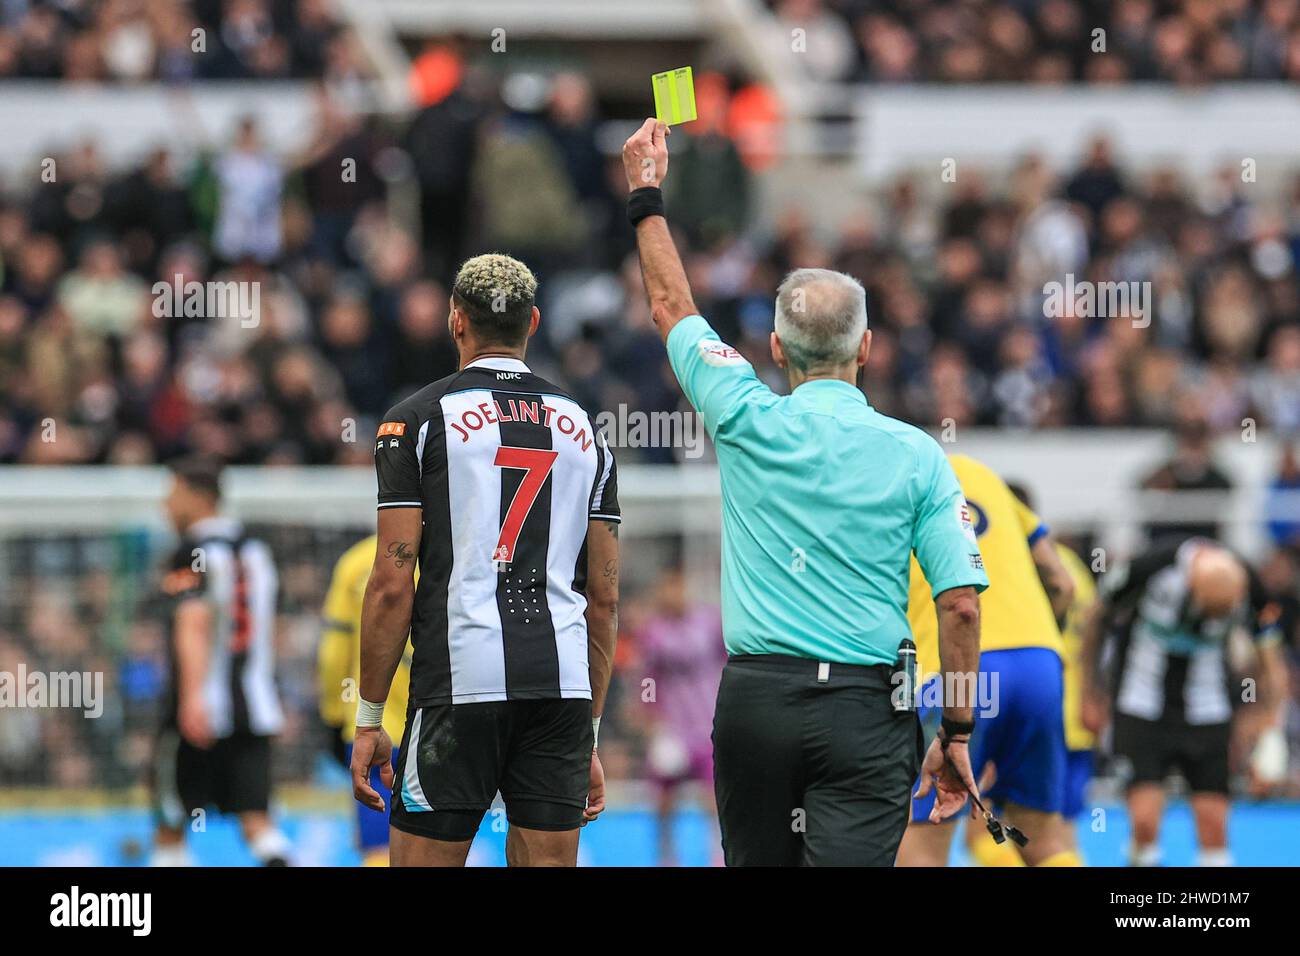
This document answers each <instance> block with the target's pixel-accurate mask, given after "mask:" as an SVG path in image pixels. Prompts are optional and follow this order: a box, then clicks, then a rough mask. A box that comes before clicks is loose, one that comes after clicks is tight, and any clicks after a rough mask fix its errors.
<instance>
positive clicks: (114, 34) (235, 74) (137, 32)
mask: <svg viewBox="0 0 1300 956" xmlns="http://www.w3.org/2000/svg"><path fill="white" fill-rule="evenodd" d="M330 7H331V5H330V3H329V2H328V0H286V2H279V0H190V2H186V3H177V2H173V0H8V2H5V3H3V4H0V80H4V79H31V80H66V81H69V82H77V83H87V82H91V83H104V82H122V83H130V82H141V81H146V80H164V81H167V82H172V83H183V82H187V81H189V80H244V79H255V80H276V79H285V78H301V77H321V76H328V75H330V74H331V73H334V72H336V71H338V70H340V69H347V68H348V64H350V63H351V62H352V53H351V50H350V48H349V47H350V44H351V38H350V37H349V35H348V34H347V32H346V31H344V30H343V29H342V28H341V27H340V25H339V24H338V22H337V21H336V20H335V18H334V15H333V13H332V12H331V9H330ZM196 54H197V55H196Z"/></svg>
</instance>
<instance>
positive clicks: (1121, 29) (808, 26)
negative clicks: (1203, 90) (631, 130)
mask: <svg viewBox="0 0 1300 956" xmlns="http://www.w3.org/2000/svg"><path fill="white" fill-rule="evenodd" d="M769 6H770V7H771V8H772V11H773V13H774V19H775V21H776V23H775V24H774V26H773V29H774V30H779V31H780V32H781V34H782V36H781V37H780V39H781V41H782V42H783V43H786V44H789V45H790V46H791V47H792V49H793V52H795V53H797V54H807V55H799V56H796V57H793V58H792V62H795V63H797V64H798V66H799V67H800V68H801V69H803V70H805V71H806V72H807V74H808V75H809V76H810V77H812V78H815V79H819V80H827V81H869V82H872V83H914V82H942V83H1005V82H1015V83H1099V84H1101V83H1105V84H1116V83H1131V82H1151V81H1157V82H1173V83H1179V84H1184V85H1195V84H1201V83H1221V82H1230V81H1241V80H1274V81H1276V80H1295V79H1298V78H1300V4H1297V3H1296V2H1295V0H1091V2H1090V0H1041V2H1039V0H772V2H771V3H770V4H769ZM795 30H802V31H803V33H802V34H797V35H795V34H792V31H795ZM791 37H794V38H795V39H791Z"/></svg>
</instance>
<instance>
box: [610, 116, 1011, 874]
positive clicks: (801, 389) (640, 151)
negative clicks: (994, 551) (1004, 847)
mask: <svg viewBox="0 0 1300 956" xmlns="http://www.w3.org/2000/svg"><path fill="white" fill-rule="evenodd" d="M667 133H668V130H667V127H666V126H665V125H664V124H662V123H658V122H656V121H655V120H653V119H649V120H646V122H645V124H644V125H642V127H641V129H640V130H638V131H637V132H636V133H635V134H634V135H633V136H632V137H631V138H630V139H629V140H628V141H627V143H626V144H625V145H624V147H623V166H624V171H625V173H626V175H627V180H628V186H629V189H630V190H631V197H630V199H629V202H628V216H629V218H630V219H631V221H632V223H633V225H634V226H635V227H636V235H637V247H638V250H639V252H640V256H641V270H642V275H643V277H644V280H645V287H646V292H647V294H648V295H649V298H650V306H651V312H652V315H653V318H654V321H655V324H656V325H657V326H658V328H659V332H660V334H661V335H663V337H664V341H665V343H666V344H667V348H668V357H669V361H670V363H671V365H672V368H673V371H674V373H675V374H676V376H677V380H678V381H679V382H680V383H681V386H682V390H683V391H684V392H685V393H686V397H687V398H688V399H689V400H690V402H691V404H692V405H693V406H694V407H695V408H696V410H697V411H698V412H699V413H700V415H701V416H702V418H703V420H704V425H705V428H706V429H707V430H708V433H709V436H710V437H711V438H712V439H713V442H714V445H715V446H716V448H717V454H718V462H719V466H720V470H721V476H722V617H723V633H724V640H725V643H726V647H727V652H728V662H727V666H726V669H725V670H724V672H723V677H722V685H721V688H720V689H719V691H718V703H717V710H716V713H715V716H714V723H713V745H714V761H715V768H716V776H715V779H716V783H715V786H716V791H717V800H718V817H719V823H720V824H721V830H722V846H723V852H724V854H725V857H726V862H727V864H728V865H729V866H795V865H801V864H802V865H813V866H834V865H858V866H861V865H876V866H890V865H892V864H893V863H894V857H895V854H896V853H897V851H898V845H899V842H900V841H901V839H902V836H903V831H904V829H905V828H906V826H907V820H908V811H909V806H910V796H911V793H910V791H911V785H912V782H913V781H914V780H915V779H916V774H917V772H918V769H920V771H921V775H922V789H924V790H929V789H930V788H931V787H935V788H937V790H938V799H937V802H936V811H935V817H936V818H939V817H946V816H951V815H952V814H953V813H955V812H956V811H957V810H959V809H960V808H961V806H962V805H963V803H964V802H965V799H966V792H967V788H969V789H970V790H972V791H974V790H975V782H974V779H973V776H972V774H971V768H970V756H969V753H968V752H967V743H968V741H969V737H970V732H971V729H972V727H973V723H972V719H973V718H972V708H971V705H972V704H973V701H970V700H958V699H945V701H944V703H945V707H944V710H943V726H942V729H941V730H940V732H939V735H938V737H937V738H936V740H935V741H934V743H933V744H932V745H931V747H930V749H929V752H928V753H926V755H925V761H924V764H923V765H921V764H920V760H921V749H922V740H921V731H920V725H919V723H918V721H917V718H916V716H915V714H914V713H912V712H911V711H910V710H903V711H902V712H900V711H899V710H897V709H896V708H895V706H894V705H895V703H903V704H904V706H906V704H907V703H910V702H907V701H906V696H905V695H903V694H893V693H891V691H892V690H893V688H894V686H895V685H896V680H895V676H894V675H895V674H896V673H897V670H898V666H899V665H898V661H899V646H900V644H901V643H902V641H903V640H904V639H907V638H909V637H910V631H909V629H908V624H907V591H908V569H909V562H910V555H911V554H912V553H913V552H915V554H916V557H917V561H918V562H919V563H920V565H921V568H922V570H923V571H924V572H925V576H926V578H927V580H929V581H930V582H931V584H932V586H933V593H934V594H935V595H936V597H935V605H936V609H937V612H938V621H939V649H940V657H941V660H942V668H943V671H944V676H945V678H946V679H947V683H946V684H945V686H950V687H962V686H964V684H963V681H960V680H952V676H953V675H954V674H956V673H960V674H964V675H974V674H976V673H977V672H978V670H979V598H978V593H979V592H980V591H982V590H983V589H984V588H985V587H987V586H988V579H987V578H986V577H985V575H984V570H983V560H982V559H981V557H980V552H979V548H978V546H977V544H976V542H975V535H974V530H973V528H972V526H971V522H970V519H969V515H968V512H967V510H966V503H965V500H964V499H963V497H962V492H961V487H960V486H959V485H958V483H957V479H956V477H955V476H954V475H953V472H952V469H951V467H950V466H949V465H948V463H947V460H946V459H945V457H944V455H943V452H942V451H941V450H940V448H939V446H938V444H937V443H936V442H935V441H934V440H933V439H931V438H929V437H928V436H927V435H926V434H925V433H923V432H921V431H920V430H918V429H916V428H913V427H911V426H909V425H906V424H904V423H902V422H899V421H895V420H894V419H891V418H887V417H886V416H884V415H881V414H880V413H879V412H877V411H875V409H873V408H872V407H871V406H870V404H868V402H867V399H866V397H865V396H864V395H863V393H862V392H861V391H860V390H859V389H858V388H857V386H856V382H857V377H858V370H859V367H860V366H862V365H863V364H864V363H865V362H866V360H867V352H868V350H869V348H870V345H871V333H870V332H869V331H867V314H866V296H865V293H864V292H863V290H862V286H861V285H859V284H858V282H856V281H855V280H854V279H852V278H850V277H848V276H846V275H843V274H840V273H837V272H830V271H827V270H823V269H800V270H797V271H795V272H793V273H791V274H790V275H789V276H787V277H786V279H785V281H784V282H782V284H781V287H780V289H779V291H778V293H777V300H776V331H775V332H774V333H773V334H772V339H771V347H772V357H773V359H774V360H775V361H776V363H777V364H778V365H779V366H781V367H782V368H784V369H785V370H786V372H787V374H788V376H789V381H790V387H791V394H790V395H788V396H779V395H776V394H774V393H773V392H772V391H771V390H769V389H768V388H767V386H765V385H764V384H763V383H762V382H761V381H760V380H759V379H758V377H757V376H756V375H755V374H754V370H753V368H752V367H751V366H750V364H749V362H747V361H746V360H745V359H744V357H743V356H741V355H740V353H739V352H737V351H736V350H735V349H734V348H732V347H731V346H729V345H726V344H725V343H723V342H722V341H721V340H719V338H718V336H717V334H716V333H715V332H714V331H713V329H712V328H710V327H709V324H708V322H706V321H705V320H704V319H703V318H702V317H701V316H700V315H699V314H698V312H697V310H696V308H695V304H694V302H693V300H692V297H691V290H690V287H689V285H688V284H687V281H686V274H685V272H684V270H683V269H682V264H681V260H680V259H679V258H678V255H677V250H676V249H675V248H674V246H673V240H672V237H671V235H670V234H669V231H668V224H667V221H666V220H665V218H664V206H663V199H662V196H661V194H660V191H659V185H660V183H661V182H662V181H663V178H664V174H665V173H666V172H667V168H668V149H667V141H666V137H667ZM971 686H974V684H973V682H972V683H971Z"/></svg>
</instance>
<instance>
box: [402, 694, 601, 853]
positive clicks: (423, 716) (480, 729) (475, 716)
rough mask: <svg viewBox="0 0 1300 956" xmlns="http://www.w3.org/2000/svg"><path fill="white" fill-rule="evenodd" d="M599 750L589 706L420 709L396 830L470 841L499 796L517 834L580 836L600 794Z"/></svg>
mask: <svg viewBox="0 0 1300 956" xmlns="http://www.w3.org/2000/svg"><path fill="white" fill-rule="evenodd" d="M591 751H592V729H591V701H590V700H580V699H573V698H566V699H550V700H501V701H485V702H483V703H477V704H440V705H436V706H431V707H420V708H413V709H412V710H411V711H410V713H409V715H408V716H407V721H406V733H405V734H404V735H403V740H402V746H401V751H400V753H399V754H398V758H397V767H396V768H395V772H396V775H397V776H396V779H395V780H394V786H393V799H392V804H393V807H392V811H391V812H390V814H389V822H390V823H391V824H392V825H393V826H395V827H396V828H397V829H399V830H402V831H404V832H406V833H413V834H415V835H416V836H422V837H428V838H429V839H432V840H448V841H451V842H455V843H459V842H462V841H464V840H471V839H473V838H474V834H475V833H477V832H478V828H479V824H480V823H481V822H482V821H483V814H484V813H486V812H487V810H488V807H490V806H491V805H492V801H493V799H494V798H495V797H496V795H497V792H498V791H500V793H501V798H502V800H503V801H504V802H505V805H506V819H507V820H508V821H509V822H510V823H511V825H513V826H518V827H523V828H524V829H527V830H576V829H577V828H578V827H579V826H581V825H582V811H583V810H584V809H585V808H586V805H587V791H588V790H589V789H590V786H591Z"/></svg>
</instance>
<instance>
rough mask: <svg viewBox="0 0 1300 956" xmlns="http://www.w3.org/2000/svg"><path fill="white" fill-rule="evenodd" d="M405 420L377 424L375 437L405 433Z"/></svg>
mask: <svg viewBox="0 0 1300 956" xmlns="http://www.w3.org/2000/svg"><path fill="white" fill-rule="evenodd" d="M405 434H406V422H384V423H383V424H382V425H380V426H379V434H378V435H377V436H376V437H377V438H383V437H384V436H385V435H405Z"/></svg>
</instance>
